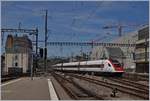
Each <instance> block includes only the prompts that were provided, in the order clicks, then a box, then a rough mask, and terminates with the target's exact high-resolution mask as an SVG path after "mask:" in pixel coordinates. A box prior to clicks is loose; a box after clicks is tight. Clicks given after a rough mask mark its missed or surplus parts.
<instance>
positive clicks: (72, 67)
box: [53, 59, 124, 76]
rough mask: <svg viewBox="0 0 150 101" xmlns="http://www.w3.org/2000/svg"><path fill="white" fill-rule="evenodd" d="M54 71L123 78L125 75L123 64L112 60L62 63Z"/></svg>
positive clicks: (54, 67) (54, 66)
mask: <svg viewBox="0 0 150 101" xmlns="http://www.w3.org/2000/svg"><path fill="white" fill-rule="evenodd" d="M53 69H54V70H56V71H63V72H79V73H94V74H100V75H101V74H102V75H113V76H121V75H122V74H123V73H124V70H123V67H122V66H121V64H120V63H119V62H118V61H117V60H112V59H109V60H108V59H107V60H94V61H82V62H70V63H60V64H56V65H53Z"/></svg>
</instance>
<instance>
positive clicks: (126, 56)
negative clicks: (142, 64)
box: [91, 31, 137, 71]
mask: <svg viewBox="0 0 150 101" xmlns="http://www.w3.org/2000/svg"><path fill="white" fill-rule="evenodd" d="M136 41H137V31H135V32H132V33H128V34H127V35H124V36H122V37H118V38H116V39H115V40H113V41H112V43H121V44H135V43H136ZM104 51H105V55H106V58H109V57H111V58H116V59H117V60H119V61H120V63H123V65H124V68H125V69H126V70H130V69H132V71H133V70H134V69H135V62H134V57H133V55H134V51H135V47H115V46H114V47H102V46H98V47H96V48H94V49H93V51H92V54H91V59H92V60H93V59H100V58H102V57H103V54H104ZM114 55H115V56H114Z"/></svg>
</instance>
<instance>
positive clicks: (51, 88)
mask: <svg viewBox="0 0 150 101" xmlns="http://www.w3.org/2000/svg"><path fill="white" fill-rule="evenodd" d="M47 81H48V87H49V94H50V99H51V100H59V99H58V97H57V94H56V92H55V89H54V86H53V84H52V81H51V79H47Z"/></svg>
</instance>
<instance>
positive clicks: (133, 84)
mask: <svg viewBox="0 0 150 101" xmlns="http://www.w3.org/2000/svg"><path fill="white" fill-rule="evenodd" d="M106 79H109V80H111V81H114V82H118V83H121V84H124V85H127V86H131V87H134V88H136V89H139V90H143V91H145V92H149V86H148V85H144V84H140V83H136V82H134V81H131V80H127V79H123V78H112V77H110V78H106Z"/></svg>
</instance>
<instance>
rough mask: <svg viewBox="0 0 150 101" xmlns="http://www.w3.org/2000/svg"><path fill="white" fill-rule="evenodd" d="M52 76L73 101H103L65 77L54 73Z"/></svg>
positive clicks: (100, 97)
mask: <svg viewBox="0 0 150 101" xmlns="http://www.w3.org/2000/svg"><path fill="white" fill-rule="evenodd" d="M52 75H53V76H54V78H55V79H56V80H57V81H58V82H59V84H60V85H61V86H62V87H63V89H64V90H65V91H66V92H67V94H68V95H69V96H70V97H71V98H72V99H73V100H104V99H103V98H102V96H99V95H95V94H93V93H91V92H90V91H88V90H86V89H84V88H82V87H81V86H79V85H78V84H76V83H75V82H73V81H72V80H71V78H67V76H66V77H65V76H62V75H60V74H55V73H53V74H52Z"/></svg>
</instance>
